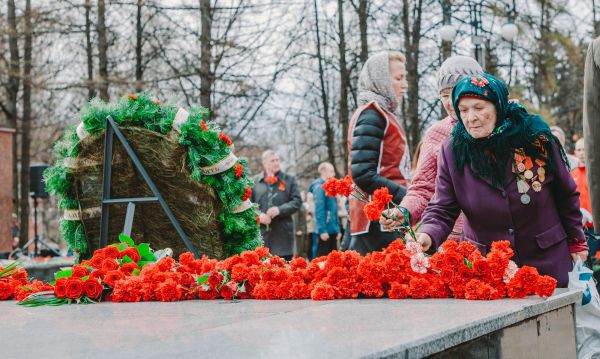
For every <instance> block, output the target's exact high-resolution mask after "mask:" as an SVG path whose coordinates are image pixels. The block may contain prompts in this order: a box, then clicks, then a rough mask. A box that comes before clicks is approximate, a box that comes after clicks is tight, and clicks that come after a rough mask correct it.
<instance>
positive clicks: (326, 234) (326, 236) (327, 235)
mask: <svg viewBox="0 0 600 359" xmlns="http://www.w3.org/2000/svg"><path fill="white" fill-rule="evenodd" d="M319 237H321V240H322V241H323V242H327V240H328V239H329V234H328V233H321V235H320V236H319Z"/></svg>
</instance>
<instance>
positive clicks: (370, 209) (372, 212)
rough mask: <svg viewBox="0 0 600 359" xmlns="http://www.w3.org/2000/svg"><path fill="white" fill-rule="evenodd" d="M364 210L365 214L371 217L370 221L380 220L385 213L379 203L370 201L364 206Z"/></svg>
mask: <svg viewBox="0 0 600 359" xmlns="http://www.w3.org/2000/svg"><path fill="white" fill-rule="evenodd" d="M363 211H364V212H365V215H366V216H367V218H368V219H369V221H378V220H379V218H380V217H381V214H382V213H383V209H382V208H379V206H378V205H377V203H375V202H369V203H367V204H366V205H365V206H364V207H363Z"/></svg>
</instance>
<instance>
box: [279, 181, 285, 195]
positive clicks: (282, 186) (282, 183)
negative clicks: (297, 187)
mask: <svg viewBox="0 0 600 359" xmlns="http://www.w3.org/2000/svg"><path fill="white" fill-rule="evenodd" d="M279 190H280V191H281V192H283V191H285V181H284V180H281V182H279Z"/></svg>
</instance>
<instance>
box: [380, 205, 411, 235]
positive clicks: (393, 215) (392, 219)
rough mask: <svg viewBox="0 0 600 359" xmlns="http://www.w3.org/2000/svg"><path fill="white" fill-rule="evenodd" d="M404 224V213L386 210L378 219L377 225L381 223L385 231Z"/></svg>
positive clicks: (396, 210) (395, 209)
mask: <svg viewBox="0 0 600 359" xmlns="http://www.w3.org/2000/svg"><path fill="white" fill-rule="evenodd" d="M404 222H405V219H404V213H402V211H401V210H399V209H398V208H391V209H386V210H385V211H383V214H382V215H381V217H380V218H379V223H381V225H382V226H383V228H384V229H385V230H387V231H391V230H393V229H394V228H396V227H400V226H402V225H403V224H404Z"/></svg>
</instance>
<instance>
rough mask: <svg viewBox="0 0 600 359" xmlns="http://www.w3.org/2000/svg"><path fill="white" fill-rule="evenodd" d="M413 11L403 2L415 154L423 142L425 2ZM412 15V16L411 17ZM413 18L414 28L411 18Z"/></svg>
mask: <svg viewBox="0 0 600 359" xmlns="http://www.w3.org/2000/svg"><path fill="white" fill-rule="evenodd" d="M414 6H415V7H414V8H413V9H412V10H411V9H410V5H409V0H403V6H402V24H403V30H404V31H403V32H404V46H405V48H406V74H407V75H406V77H407V80H408V91H407V106H406V120H407V121H406V122H407V123H408V133H409V136H408V137H409V138H408V143H409V145H410V149H411V152H414V151H415V149H416V147H417V144H418V143H419V141H420V140H421V126H420V119H419V80H420V78H421V76H420V75H419V44H420V41H421V13H422V11H421V10H422V6H423V1H422V0H418V1H416V3H415V5H414ZM411 13H412V15H411ZM411 17H412V18H413V23H412V26H411V24H410V22H409V18H411Z"/></svg>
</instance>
